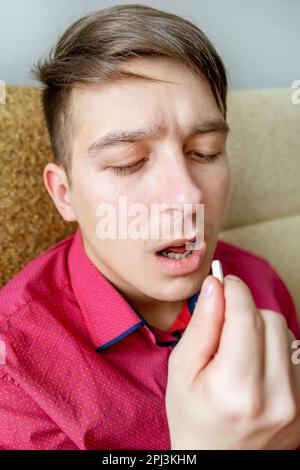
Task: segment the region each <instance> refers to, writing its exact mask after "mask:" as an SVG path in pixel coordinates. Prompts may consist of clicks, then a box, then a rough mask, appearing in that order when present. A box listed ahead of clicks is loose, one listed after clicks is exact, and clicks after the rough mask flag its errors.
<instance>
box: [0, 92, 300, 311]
mask: <svg viewBox="0 0 300 470" xmlns="http://www.w3.org/2000/svg"><path fill="white" fill-rule="evenodd" d="M291 96H292V90H291V89H272V90H243V91H234V92H231V93H230V94H229V98H228V110H229V111H228V122H229V125H230V127H231V134H230V137H229V143H228V151H229V158H230V163H231V173H232V177H231V191H230V198H229V204H228V210H227V213H226V217H225V219H224V224H223V229H222V232H221V233H220V238H221V239H223V240H225V241H228V242H231V243H233V244H235V245H238V246H241V247H244V248H246V249H248V250H250V251H253V252H254V253H256V254H258V255H260V256H263V257H264V258H266V259H267V260H268V261H269V262H270V263H271V265H272V266H273V267H274V268H275V269H276V270H277V272H278V273H279V274H280V276H281V277H282V278H283V280H284V281H285V282H286V284H287V286H288V288H289V290H290V292H291V293H292V296H293V298H294V300H295V303H296V307H297V310H298V314H299V315H300V267H299V266H300V105H296V104H293V103H292V100H291ZM0 136H1V141H0V157H1V158H0V178H1V184H0V209H1V224H0V248H1V264H0V265H1V271H0V284H1V285H3V284H4V283H5V282H6V281H8V280H9V279H10V278H11V277H12V276H13V274H14V273H16V272H17V271H18V270H19V269H20V268H21V267H22V266H23V265H24V264H25V263H26V262H27V261H28V260H30V259H32V258H33V257H34V256H36V255H38V254H39V253H41V252H42V251H43V250H45V249H46V248H47V247H49V246H50V245H52V244H54V243H55V242H57V241H58V240H61V239H63V238H65V237H66V236H67V235H69V234H71V233H73V232H74V230H75V228H76V224H67V223H65V222H64V221H63V220H62V219H61V217H60V216H59V215H58V213H57V212H56V209H55V208H54V206H53V204H52V202H51V200H50V198H49V196H48V194H47V193H46V190H45V189H44V187H43V181H42V171H43V167H44V165H45V162H47V161H50V160H51V158H52V156H51V150H50V145H49V140H48V136H47V132H46V128H45V124H44V121H43V116H42V112H41V106H40V90H39V89H37V88H25V87H24V88H19V87H13V86H10V87H7V98H6V104H2V105H0Z"/></svg>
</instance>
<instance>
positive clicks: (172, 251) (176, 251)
mask: <svg viewBox="0 0 300 470" xmlns="http://www.w3.org/2000/svg"><path fill="white" fill-rule="evenodd" d="M191 253H192V250H187V249H186V248H185V243H183V244H182V245H178V246H176V245H174V246H170V247H168V248H165V249H164V250H160V251H158V255H161V256H165V257H166V258H171V259H185V258H186V257H187V256H189V255H190V254H191Z"/></svg>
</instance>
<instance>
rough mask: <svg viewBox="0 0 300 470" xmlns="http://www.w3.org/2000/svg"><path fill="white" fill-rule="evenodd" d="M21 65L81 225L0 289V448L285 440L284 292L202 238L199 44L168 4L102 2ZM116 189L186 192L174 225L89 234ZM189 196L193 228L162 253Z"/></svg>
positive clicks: (113, 202)
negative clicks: (216, 263) (38, 95)
mask: <svg viewBox="0 0 300 470" xmlns="http://www.w3.org/2000/svg"><path fill="white" fill-rule="evenodd" d="M36 74H37V76H38V77H39V78H40V80H41V81H42V82H43V83H44V85H45V89H44V92H43V105H44V112H45V118H46V122H47V125H48V129H49V134H50V138H51V142H52V146H53V152H54V156H55V161H54V162H52V163H48V164H47V165H46V167H45V170H44V182H45V185H46V188H47V190H48V192H49V194H50V196H51V198H52V199H53V202H54V204H55V206H56V208H57V210H58V211H59V212H60V214H61V215H62V217H63V218H64V219H65V220H67V221H77V222H78V225H79V227H78V230H77V231H76V233H75V235H74V236H72V237H69V238H68V239H66V240H64V241H62V242H60V243H58V244H57V245H55V246H54V247H52V248H50V249H49V250H47V251H46V252H45V253H43V254H42V255H40V256H39V257H37V258H36V259H34V260H33V261H31V262H30V263H29V264H28V265H27V266H26V267H25V268H23V269H22V270H21V272H19V273H18V274H17V275H16V276H15V277H14V278H13V279H12V280H11V281H10V282H9V283H8V284H7V285H6V286H5V287H4V288H3V289H2V291H1V300H0V318H1V321H0V339H1V340H2V341H3V343H5V345H6V360H5V364H3V365H2V366H1V380H0V411H1V412H0V447H1V448H2V449H170V448H173V449H179V448H182V449H189V448H191V449H212V448H222V449H229V448H231V449H242V448H248V449H249V448H264V449H266V448H272V449H280V448H282V449H293V448H296V447H297V445H298V444H299V443H300V417H299V404H300V401H299V398H300V383H299V367H298V368H297V366H296V365H295V364H294V363H293V361H292V360H291V352H292V350H291V342H293V341H295V338H296V337H298V338H300V333H299V326H298V323H297V317H296V311H295V307H294V304H293V301H292V299H291V296H290V294H289V292H288V290H287V289H286V287H285V285H284V283H283V282H282V280H281V279H280V277H279V276H278V275H277V273H276V272H274V270H273V269H272V268H271V267H270V265H269V264H268V262H267V261H265V260H264V259H262V258H260V257H257V256H255V255H253V254H251V253H249V252H248V251H246V250H242V249H239V248H237V247H234V246H233V245H230V244H228V243H224V242H220V241H219V242H218V240H217V237H218V233H219V230H220V227H221V223H222V218H223V215H224V210H225V206H226V200H227V194H228V187H229V168H228V160H227V155H226V137H227V134H228V130H229V129H228V125H227V123H226V92H227V82H226V73H225V69H224V66H223V64H222V61H221V59H220V57H219V56H218V54H217V52H216V51H215V49H214V47H213V46H212V45H211V43H210V42H209V40H208V39H207V38H206V37H205V35H204V34H203V33H202V32H201V31H200V30H199V29H198V28H197V27H196V26H195V25H194V24H192V23H190V22H189V21H186V20H185V19H183V18H179V17H177V16H175V15H172V14H169V13H166V12H162V11H159V10H157V9H154V8H150V7H146V6H143V5H123V6H115V7H113V8H109V9H105V10H102V11H100V12H95V13H92V14H90V15H88V16H87V17H85V18H82V19H80V20H79V21H77V22H76V23H75V24H74V25H72V26H71V27H70V28H69V29H68V30H67V31H66V32H65V34H64V35H63V36H62V37H61V39H60V40H59V42H58V44H57V46H56V49H55V50H54V51H53V52H52V53H51V55H50V57H49V59H48V60H46V61H45V62H44V63H39V64H38V67H37V68H36ZM121 197H126V201H127V204H128V206H130V207H132V205H133V204H136V203H138V204H143V205H144V206H145V207H146V208H149V209H150V208H151V207H152V206H153V204H159V207H160V210H161V213H162V215H167V214H169V213H170V212H172V209H170V207H171V205H172V204H175V205H176V207H177V208H178V207H179V212H180V211H181V215H182V217H184V215H183V214H184V207H185V205H187V204H190V205H192V208H193V210H192V213H191V215H190V219H191V220H192V222H193V224H192V229H191V232H190V233H189V236H185V237H183V238H182V239H175V238H172V239H171V240H168V241H167V240H166V239H163V238H158V239H157V238H154V237H153V238H152V237H151V236H149V237H148V238H144V239H137V238H134V237H129V236H127V237H124V238H120V237H117V238H115V237H110V238H108V239H101V237H99V231H98V228H99V226H98V222H99V215H100V213H101V210H100V212H99V206H100V208H101V207H103V206H101V205H107V206H109V207H111V208H114V209H117V208H118V204H119V201H120V199H121ZM200 204H204V207H205V223H204V244H203V246H202V248H201V249H198V250H197V249H195V250H191V251H190V252H185V253H184V254H183V256H179V257H178V256H177V258H178V259H177V258H176V257H175V259H174V256H175V255H174V254H172V255H170V254H169V255H168V253H170V252H173V253H174V252H177V254H178V253H179V252H180V253H183V251H185V247H184V244H185V243H186V242H188V241H191V240H192V239H193V238H194V237H195V236H197V230H198V229H197V226H196V225H195V217H196V207H197V206H198V205H200ZM116 212H117V211H116ZM179 244H180V245H183V248H182V247H181V248H180V247H174V245H179ZM171 246H172V247H171ZM163 249H167V251H164V253H162V250H163ZM170 256H171V257H173V259H170ZM213 258H215V259H219V260H221V261H222V264H223V270H224V274H225V275H226V277H225V282H224V285H223V284H222V283H221V282H220V281H219V280H218V279H216V278H215V277H213V276H211V275H209V273H210V266H211V262H212V260H213ZM228 274H231V275H232V274H235V275H236V276H237V277H230V276H227V275H228ZM204 281H205V282H204ZM200 290H201V295H200V296H199V300H198V301H197V299H198V295H199V291H200Z"/></svg>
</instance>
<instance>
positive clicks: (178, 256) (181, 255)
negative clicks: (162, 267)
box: [161, 245, 192, 259]
mask: <svg viewBox="0 0 300 470" xmlns="http://www.w3.org/2000/svg"><path fill="white" fill-rule="evenodd" d="M174 246H175V245H174ZM191 253H192V251H191V250H186V251H185V252H184V253H172V252H170V253H168V252H167V251H166V250H163V251H162V252H161V254H162V255H163V256H167V257H168V258H176V259H183V258H186V257H187V256H188V255H190V254H191Z"/></svg>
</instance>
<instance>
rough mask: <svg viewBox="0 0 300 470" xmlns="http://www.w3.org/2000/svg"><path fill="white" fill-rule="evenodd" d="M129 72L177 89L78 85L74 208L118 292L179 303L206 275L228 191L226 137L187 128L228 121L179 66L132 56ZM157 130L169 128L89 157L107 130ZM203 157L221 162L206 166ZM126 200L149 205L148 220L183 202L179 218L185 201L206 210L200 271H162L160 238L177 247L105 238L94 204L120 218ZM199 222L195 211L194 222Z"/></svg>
mask: <svg viewBox="0 0 300 470" xmlns="http://www.w3.org/2000/svg"><path fill="white" fill-rule="evenodd" d="M123 68H124V69H126V70H130V71H134V72H138V73H144V74H146V75H150V76H151V77H155V78H158V79H161V80H169V81H172V83H163V82H154V81H144V80H143V81H140V80H130V81H129V80H116V81H112V82H110V83H105V84H101V85H98V86H97V87H96V86H95V87H89V88H86V89H83V88H74V89H73V92H72V106H73V111H74V115H75V121H76V125H75V128H74V140H73V155H72V188H71V191H70V198H71V203H72V206H73V210H74V212H75V214H76V219H77V221H78V223H79V226H80V228H81V233H82V236H83V241H84V245H85V249H86V252H87V254H88V256H89V257H90V259H91V260H92V261H93V263H94V264H95V265H96V266H97V267H98V268H99V269H100V271H101V272H102V273H103V274H104V275H105V276H106V277H107V278H108V279H109V280H110V281H111V282H112V283H113V284H114V285H115V287H117V288H119V289H120V291H121V292H122V293H123V294H124V295H125V296H127V297H128V298H129V299H135V300H141V301H143V300H144V301H148V300H149V299H157V300H161V301H178V300H182V299H184V298H187V297H189V296H191V295H193V294H194V293H195V292H197V291H199V290H200V288H201V284H202V281H203V280H204V278H205V277H206V276H207V274H208V272H209V269H210V264H211V261H212V258H213V254H214V250H215V247H216V243H217V236H218V232H219V230H220V225H221V222H222V218H223V213H224V209H225V206H226V200H227V193H228V186H229V171H228V160H227V154H226V133H222V132H220V131H213V132H206V133H204V134H196V135H193V136H192V135H190V130H191V129H192V128H193V127H195V126H196V125H199V124H202V123H205V122H207V121H219V120H223V116H222V114H221V112H220V111H219V109H218V107H217V104H216V101H215V99H214V97H213V95H212V92H211V91H210V89H209V86H208V84H207V82H206V81H204V80H202V79H201V78H199V76H196V75H193V74H192V72H191V71H190V70H189V69H188V68H186V67H185V66H184V65H182V64H181V63H179V62H175V61H173V60H171V59H165V58H164V59H162V58H153V59H152V58H151V59H150V58H145V59H131V60H130V61H128V62H126V66H123ZM153 126H162V128H163V129H164V131H163V132H161V133H159V134H157V135H152V136H150V137H146V138H143V139H142V140H141V141H137V142H119V143H117V144H115V145H110V146H107V147H105V148H102V149H94V150H93V151H90V152H88V148H89V147H90V146H91V144H92V143H94V142H95V141H97V140H98V139H99V138H100V137H102V136H104V135H105V134H106V133H107V132H109V131H115V130H122V131H124V130H126V131H128V130H129V131H132V130H137V129H141V128H143V129H144V128H148V127H153ZM199 154H200V156H199ZM202 154H205V155H206V154H218V158H217V159H215V160H212V161H209V160H208V159H205V158H204V157H203V156H201V155H202ZM132 165H135V166H134V167H133V168H131V169H130V168H129V169H127V170H126V169H123V170H116V169H115V168H116V167H118V168H119V167H126V166H127V167H128V166H132ZM117 171H121V173H117ZM121 196H126V198H127V206H130V205H131V204H133V203H142V204H144V205H145V206H146V207H147V208H149V214H150V208H151V204H163V203H167V205H170V204H174V203H175V204H179V205H180V206H181V207H182V216H183V207H184V205H185V204H192V205H193V207H195V205H196V204H204V220H205V227H204V239H205V243H206V250H205V253H204V259H203V261H202V263H201V264H200V266H199V268H198V269H197V270H192V272H187V273H186V272H185V273H184V274H182V273H179V274H178V273H177V274H174V273H168V272H166V271H165V270H164V269H162V268H161V264H160V263H159V262H158V259H157V256H158V255H157V250H158V249H159V248H160V247H161V246H162V243H164V242H165V244H170V245H171V244H172V239H170V240H166V239H165V238H164V239H162V238H160V239H154V238H151V234H150V235H149V238H146V239H132V238H130V237H129V236H127V238H126V239H118V238H116V239H104V240H103V239H102V240H101V239H99V238H98V236H97V233H96V227H97V223H98V222H99V215H97V208H98V207H99V205H100V206H101V204H103V203H109V204H111V205H112V207H114V208H115V209H116V214H117V215H118V210H119V198H120V197H121ZM166 212H168V213H170V209H166ZM171 212H172V211H171ZM98 214H99V213H98ZM194 218H195V211H194V213H193V224H194V223H195V219H194ZM128 220H129V219H128ZM117 227H118V226H117ZM193 228H194V229H195V228H196V227H195V224H194V225H193ZM193 234H195V232H193ZM160 235H161V233H160ZM183 235H184V234H183ZM177 238H178V237H177ZM182 238H186V237H184V236H183V237H182ZM173 239H174V238H173ZM168 242H169V243H168Z"/></svg>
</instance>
